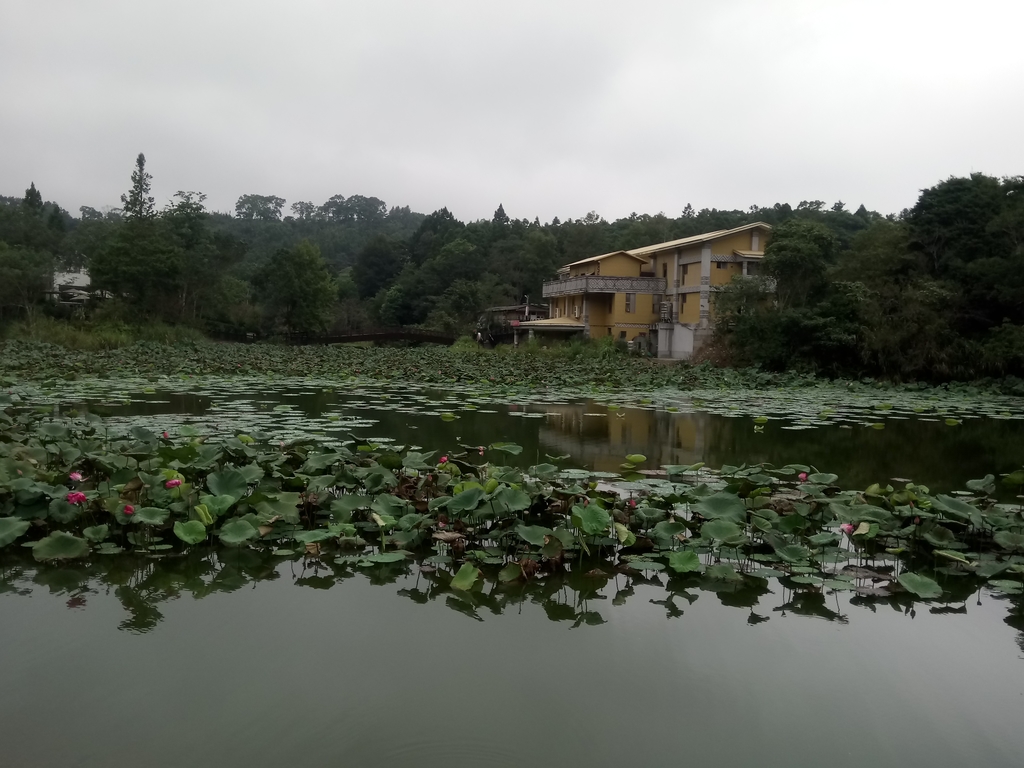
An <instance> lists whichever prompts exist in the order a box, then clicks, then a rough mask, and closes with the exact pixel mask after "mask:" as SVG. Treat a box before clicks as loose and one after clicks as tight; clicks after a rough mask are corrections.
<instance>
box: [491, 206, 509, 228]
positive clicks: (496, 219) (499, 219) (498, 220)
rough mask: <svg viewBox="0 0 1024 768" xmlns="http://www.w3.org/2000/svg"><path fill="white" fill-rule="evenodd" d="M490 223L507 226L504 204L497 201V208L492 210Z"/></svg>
mask: <svg viewBox="0 0 1024 768" xmlns="http://www.w3.org/2000/svg"><path fill="white" fill-rule="evenodd" d="M491 223H492V224H493V225H494V226H496V227H507V226H508V215H507V214H506V213H505V206H504V205H502V204H501V203H498V209H497V210H496V211H495V212H494V216H493V217H492V218H491Z"/></svg>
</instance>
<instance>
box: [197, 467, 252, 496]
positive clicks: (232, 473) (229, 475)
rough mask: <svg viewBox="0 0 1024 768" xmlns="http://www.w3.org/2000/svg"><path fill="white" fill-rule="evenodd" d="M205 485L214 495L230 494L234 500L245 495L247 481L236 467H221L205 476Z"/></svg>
mask: <svg viewBox="0 0 1024 768" xmlns="http://www.w3.org/2000/svg"><path fill="white" fill-rule="evenodd" d="M206 487H207V488H209V489H210V493H211V494H213V495H214V496H231V497H233V498H234V499H235V500H236V501H237V500H238V499H241V498H242V497H244V496H245V495H246V492H247V491H248V490H249V483H248V480H247V479H246V476H245V475H244V474H242V473H241V472H240V471H239V470H237V469H223V470H221V471H220V472H214V473H212V474H210V475H207V477H206Z"/></svg>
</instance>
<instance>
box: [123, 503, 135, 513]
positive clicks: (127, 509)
mask: <svg viewBox="0 0 1024 768" xmlns="http://www.w3.org/2000/svg"><path fill="white" fill-rule="evenodd" d="M121 511H122V512H124V513H125V514H126V515H134V514H135V507H133V506H132V505H131V504H125V505H124V509H122V510H121Z"/></svg>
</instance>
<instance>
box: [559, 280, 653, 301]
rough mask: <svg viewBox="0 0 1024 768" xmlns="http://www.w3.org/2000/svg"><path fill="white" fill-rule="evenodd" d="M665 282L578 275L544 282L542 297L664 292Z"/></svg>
mask: <svg viewBox="0 0 1024 768" xmlns="http://www.w3.org/2000/svg"><path fill="white" fill-rule="evenodd" d="M665 282H666V281H665V279H664V278H662V277H611V276H605V275H579V276H577V277H566V278H564V279H562V280H550V281H548V282H546V283H544V298H545V299H549V298H554V297H555V296H578V295H579V294H582V293H665Z"/></svg>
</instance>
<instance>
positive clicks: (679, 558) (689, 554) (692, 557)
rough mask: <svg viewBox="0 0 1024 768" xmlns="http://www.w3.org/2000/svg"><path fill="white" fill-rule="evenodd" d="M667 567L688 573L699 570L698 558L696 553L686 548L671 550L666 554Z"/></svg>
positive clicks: (677, 571)
mask: <svg viewBox="0 0 1024 768" xmlns="http://www.w3.org/2000/svg"><path fill="white" fill-rule="evenodd" d="M668 567H669V568H671V569H672V570H673V571H675V572H676V573H690V572H692V571H699V570H700V558H699V557H697V553H696V552H694V551H692V550H689V549H686V550H678V551H676V552H672V553H671V554H670V555H669V556H668Z"/></svg>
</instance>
